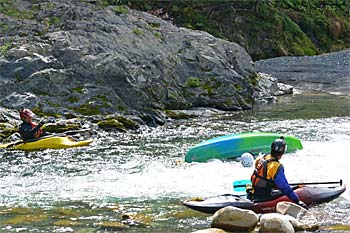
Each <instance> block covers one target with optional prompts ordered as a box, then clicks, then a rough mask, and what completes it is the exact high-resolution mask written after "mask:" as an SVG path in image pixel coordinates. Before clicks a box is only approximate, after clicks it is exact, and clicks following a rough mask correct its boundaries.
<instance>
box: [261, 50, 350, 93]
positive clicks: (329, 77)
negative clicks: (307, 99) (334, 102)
mask: <svg viewBox="0 0 350 233" xmlns="http://www.w3.org/2000/svg"><path fill="white" fill-rule="evenodd" d="M349 58H350V49H347V50H343V51H340V52H334V53H329V54H323V55H319V56H302V57H276V58H271V59H266V60H261V61H257V62H255V65H256V69H257V71H258V72H263V73H267V74H270V75H272V76H273V77H275V78H277V79H278V81H279V82H282V83H285V84H291V85H293V86H295V87H296V88H298V89H301V90H304V91H325V92H330V93H337V94H342V95H350V59H349Z"/></svg>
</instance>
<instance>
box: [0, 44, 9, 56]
mask: <svg viewBox="0 0 350 233" xmlns="http://www.w3.org/2000/svg"><path fill="white" fill-rule="evenodd" d="M10 48H11V42H6V43H5V44H4V45H0V55H3V56H5V55H6V53H7V51H8V50H9V49H10Z"/></svg>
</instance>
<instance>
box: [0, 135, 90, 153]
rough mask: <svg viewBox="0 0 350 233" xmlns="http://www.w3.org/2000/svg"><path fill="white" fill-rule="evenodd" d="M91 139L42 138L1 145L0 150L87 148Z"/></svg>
mask: <svg viewBox="0 0 350 233" xmlns="http://www.w3.org/2000/svg"><path fill="white" fill-rule="evenodd" d="M91 142H93V139H89V140H84V141H78V142H77V141H73V140H72V139H71V138H70V137H67V136H51V137H43V138H40V139H38V140H35V141H28V142H24V141H22V140H19V141H16V142H11V143H7V144H1V145H0V148H8V149H17V150H39V149H64V148H70V147H78V146H87V145H89V144H90V143H91Z"/></svg>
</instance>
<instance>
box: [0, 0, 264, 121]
mask: <svg viewBox="0 0 350 233" xmlns="http://www.w3.org/2000/svg"><path fill="white" fill-rule="evenodd" d="M31 4H32V2H31V1H24V0H22V1H21V7H22V8H24V9H31ZM36 8H38V9H40V10H38V11H37V12H35V13H36V14H35V17H34V18H33V19H31V20H22V19H21V20H19V19H16V18H11V17H7V16H5V15H1V16H0V20H1V21H2V23H3V24H5V25H8V30H6V31H2V34H3V35H4V37H3V38H2V39H1V40H2V42H8V41H11V46H10V48H9V50H8V51H7V52H6V53H4V54H2V55H0V88H1V90H2V91H1V93H0V101H1V103H3V104H4V106H6V107H7V108H14V107H18V105H21V106H27V107H29V106H30V107H38V108H41V109H42V110H43V111H55V113H57V114H67V113H69V112H70V113H74V112H77V111H78V112H79V109H80V108H82V109H90V110H91V109H93V110H95V112H93V113H87V112H86V111H85V112H84V111H81V113H82V114H88V115H89V114H96V113H100V114H109V113H114V112H120V113H123V114H133V113H134V112H137V113H141V114H146V115H151V116H152V117H148V118H154V119H156V118H158V119H156V120H154V121H160V122H162V121H164V118H163V116H162V114H159V113H160V112H161V111H162V110H164V109H189V108H192V107H212V108H217V109H221V110H242V109H249V108H251V107H252V104H253V103H254V98H253V95H254V93H255V92H256V91H257V87H256V86H255V85H256V84H254V82H253V80H255V79H256V77H257V76H256V73H255V68H254V66H253V62H252V60H251V58H250V56H249V55H248V54H247V52H246V51H245V50H244V49H243V48H242V47H241V46H239V45H238V44H235V43H231V42H228V41H225V40H221V39H217V38H215V37H213V36H211V35H210V34H208V33H206V32H201V31H194V30H189V29H185V28H178V27H175V26H174V25H172V24H171V23H169V22H166V21H163V20H161V19H159V18H157V17H155V16H152V15H150V14H147V13H144V12H138V11H135V10H131V9H128V10H127V11H128V12H127V13H124V14H120V13H116V12H115V11H114V7H113V6H110V7H106V8H101V9H98V8H96V6H95V5H94V4H90V3H84V2H81V1H64V0H62V1H46V2H41V3H37V7H36ZM15 31H16V33H14V32H15ZM18 33H20V34H21V35H22V36H21V37H18V36H17V35H18ZM26 93H29V94H26ZM27 95H31V96H33V97H35V98H33V99H34V101H31V102H30V104H29V103H28V101H25V100H24V99H23V97H24V96H27ZM15 96H17V97H16V98H17V99H18V100H17V101H16V102H15V101H14V100H10V99H13V98H14V97H15ZM28 104H29V106H28ZM146 118H147V117H146ZM151 121H153V120H151Z"/></svg>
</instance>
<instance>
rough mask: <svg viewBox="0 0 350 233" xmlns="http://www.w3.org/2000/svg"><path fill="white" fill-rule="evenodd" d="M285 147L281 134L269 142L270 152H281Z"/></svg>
mask: <svg viewBox="0 0 350 233" xmlns="http://www.w3.org/2000/svg"><path fill="white" fill-rule="evenodd" d="M286 149H287V145H286V141H285V140H284V137H283V136H281V137H280V138H279V139H276V140H275V141H273V143H272V144H271V153H272V154H283V153H284V152H285V151H286Z"/></svg>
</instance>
